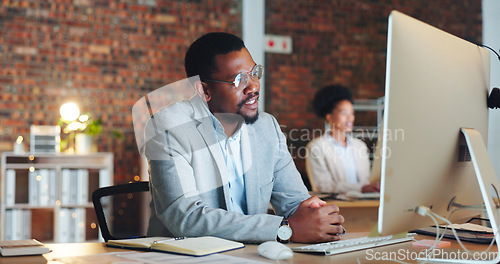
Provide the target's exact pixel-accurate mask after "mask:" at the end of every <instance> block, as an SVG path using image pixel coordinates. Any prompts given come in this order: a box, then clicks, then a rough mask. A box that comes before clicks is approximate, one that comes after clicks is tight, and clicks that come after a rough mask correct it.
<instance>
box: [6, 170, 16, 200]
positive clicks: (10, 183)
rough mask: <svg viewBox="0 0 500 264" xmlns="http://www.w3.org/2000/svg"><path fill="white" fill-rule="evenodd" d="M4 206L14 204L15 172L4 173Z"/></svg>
mask: <svg viewBox="0 0 500 264" xmlns="http://www.w3.org/2000/svg"><path fill="white" fill-rule="evenodd" d="M5 174H6V175H5V205H14V204H15V203H16V171H15V170H7V171H6V172H5Z"/></svg>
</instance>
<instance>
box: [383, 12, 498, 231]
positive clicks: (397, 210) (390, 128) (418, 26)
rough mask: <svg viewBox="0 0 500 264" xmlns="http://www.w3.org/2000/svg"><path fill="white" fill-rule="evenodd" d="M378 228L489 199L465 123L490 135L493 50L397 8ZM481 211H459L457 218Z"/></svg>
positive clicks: (426, 221) (400, 227) (421, 222)
mask: <svg viewBox="0 0 500 264" xmlns="http://www.w3.org/2000/svg"><path fill="white" fill-rule="evenodd" d="M387 45H388V50H387V72H386V91H385V109H384V124H383V127H384V131H383V135H384V138H383V140H382V157H381V160H380V161H381V164H382V166H381V167H382V168H381V175H382V176H381V203H380V208H379V226H378V229H379V233H381V234H382V235H388V234H395V233H400V232H404V231H409V230H412V229H416V228H420V227H425V226H431V225H434V222H433V221H432V220H431V218H429V217H424V216H420V215H418V214H416V213H415V210H416V208H418V207H419V206H426V207H429V208H431V210H432V212H435V213H437V214H439V215H441V216H443V217H445V218H448V217H449V216H450V213H451V212H452V211H453V210H454V209H456V207H453V206H450V204H452V202H453V203H456V204H463V205H478V204H482V203H483V199H482V197H481V192H480V190H479V187H478V181H477V178H476V175H475V172H474V167H473V165H472V162H471V161H470V157H469V156H468V152H467V147H466V145H465V142H464V141H463V138H462V137H463V136H462V135H461V132H460V129H461V128H462V127H466V128H474V129H476V130H477V131H479V132H480V133H481V135H482V137H483V139H486V138H487V127H488V108H487V106H486V99H487V94H488V89H489V80H490V76H489V72H490V71H489V53H488V51H486V50H485V49H483V48H481V47H478V46H477V45H474V44H472V43H470V42H467V41H465V40H463V39H460V38H458V37H455V36H453V35H451V34H448V33H446V32H444V31H442V30H439V29H437V28H435V27H432V26H430V25H428V24H425V23H423V22H421V21H418V20H416V19H414V18H411V17H409V16H406V15H404V14H402V13H399V12H397V11H393V12H392V13H391V15H390V18H389V32H388V44H387ZM478 214H480V212H477V211H473V210H458V211H456V212H454V213H453V214H452V216H451V220H452V222H462V221H465V220H467V219H469V218H470V217H472V216H474V215H478Z"/></svg>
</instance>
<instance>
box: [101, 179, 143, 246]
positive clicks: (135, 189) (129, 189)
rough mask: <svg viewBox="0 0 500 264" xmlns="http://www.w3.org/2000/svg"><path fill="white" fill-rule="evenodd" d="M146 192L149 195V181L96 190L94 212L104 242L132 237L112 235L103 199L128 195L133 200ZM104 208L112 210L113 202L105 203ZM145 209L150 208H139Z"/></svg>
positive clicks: (138, 215) (137, 214)
mask: <svg viewBox="0 0 500 264" xmlns="http://www.w3.org/2000/svg"><path fill="white" fill-rule="evenodd" d="M144 192H148V193H149V182H147V181H141V182H132V183H127V184H121V185H114V186H108V187H102V188H99V189H97V190H95V191H94V192H93V193H92V202H93V203H94V210H95V213H96V216H97V222H98V223H99V228H100V229H101V234H102V237H103V238H104V241H106V242H107V241H108V240H110V239H112V240H113V239H125V238H131V237H130V236H127V237H120V236H113V235H112V234H111V232H110V228H109V225H108V222H107V221H106V216H105V213H104V209H103V202H102V201H101V199H102V198H105V197H107V196H116V195H120V194H126V195H128V196H129V198H130V199H131V198H135V197H141V196H140V195H139V193H144ZM134 193H135V194H136V195H134ZM104 207H105V208H106V209H107V210H108V209H110V208H111V202H109V201H107V202H105V204H104ZM145 207H148V206H139V208H145ZM108 211H109V210H108ZM133 215H136V216H137V217H140V216H141V215H142V214H140V213H139V212H134V213H133ZM133 237H141V236H133Z"/></svg>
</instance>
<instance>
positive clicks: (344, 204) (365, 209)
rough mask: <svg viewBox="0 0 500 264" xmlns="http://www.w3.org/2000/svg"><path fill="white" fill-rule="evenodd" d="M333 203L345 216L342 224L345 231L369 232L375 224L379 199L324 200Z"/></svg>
mask: <svg viewBox="0 0 500 264" xmlns="http://www.w3.org/2000/svg"><path fill="white" fill-rule="evenodd" d="M326 203H327V204H335V205H336V206H338V207H339V208H340V214H341V215H342V216H343V217H344V218H345V222H344V224H343V226H344V227H345V229H346V230H347V232H370V231H371V230H372V228H373V227H374V226H375V225H376V224H377V220H378V207H379V204H380V202H379V200H359V201H339V200H326Z"/></svg>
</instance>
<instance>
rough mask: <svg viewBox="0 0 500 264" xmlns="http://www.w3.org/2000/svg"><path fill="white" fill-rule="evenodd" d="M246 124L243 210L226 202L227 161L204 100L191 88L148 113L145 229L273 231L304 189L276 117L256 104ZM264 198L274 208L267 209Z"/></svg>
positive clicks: (235, 234)
mask: <svg viewBox="0 0 500 264" xmlns="http://www.w3.org/2000/svg"><path fill="white" fill-rule="evenodd" d="M246 131H247V132H246V133H243V134H242V135H241V142H242V158H243V166H244V171H245V173H244V179H245V190H246V199H247V214H248V215H243V214H240V213H235V212H228V211H227V210H226V209H227V204H229V202H230V201H229V197H230V196H229V189H228V188H229V187H228V179H227V175H226V167H225V166H226V165H225V161H224V157H223V154H222V151H221V148H220V146H219V144H218V142H217V140H216V135H215V132H214V128H213V121H212V118H211V116H210V113H209V111H208V108H207V106H206V103H204V102H203V101H202V100H201V99H200V98H199V97H198V96H195V97H193V98H192V99H190V100H189V101H186V100H185V101H182V102H179V103H175V104H173V105H171V106H169V107H166V108H164V109H162V110H161V111H160V112H158V113H156V114H155V115H154V118H152V119H151V121H150V122H149V123H148V126H147V127H146V138H151V139H150V140H149V141H148V142H147V143H146V152H145V153H146V156H147V158H148V160H149V162H150V166H151V168H150V173H151V177H150V188H151V195H152V202H151V207H152V208H151V209H152V210H151V211H152V213H151V218H150V221H149V229H148V236H174V237H177V236H187V237H193V236H209V235H210V236H218V237H222V238H226V239H231V240H236V241H245V242H260V241H266V240H274V239H275V238H276V235H277V231H278V227H279V225H280V222H281V220H282V216H285V217H289V216H291V215H292V214H293V213H294V212H295V210H296V209H297V207H298V206H299V204H300V203H301V202H302V201H303V200H305V199H307V198H309V197H310V195H309V194H308V192H307V189H306V187H305V186H304V184H303V182H302V179H301V177H300V174H299V172H298V171H297V169H296V167H295V164H294V163H293V160H292V157H291V156H290V153H289V152H288V148H287V145H286V139H285V137H284V134H283V133H282V132H281V129H280V127H279V125H278V123H277V121H276V119H275V118H274V117H273V116H271V115H269V114H267V113H264V112H260V115H259V119H258V120H257V121H256V122H255V123H253V124H250V125H247V130H246ZM243 142H246V143H247V144H243ZM245 146H247V147H245ZM248 146H249V147H248ZM269 202H271V204H272V205H273V207H274V210H275V212H276V214H277V215H269V214H266V212H267V210H268V208H269Z"/></svg>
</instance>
